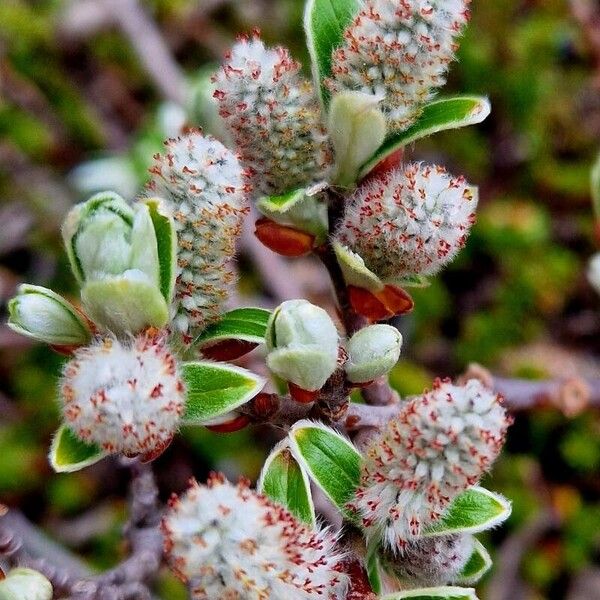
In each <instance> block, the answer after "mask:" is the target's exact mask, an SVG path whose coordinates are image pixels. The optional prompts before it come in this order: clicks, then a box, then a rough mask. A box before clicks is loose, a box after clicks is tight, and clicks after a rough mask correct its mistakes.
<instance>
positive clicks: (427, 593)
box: [381, 586, 477, 600]
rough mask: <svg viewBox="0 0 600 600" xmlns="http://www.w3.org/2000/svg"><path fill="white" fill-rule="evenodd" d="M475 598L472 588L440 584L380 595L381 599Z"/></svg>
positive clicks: (439, 599) (453, 599) (472, 599)
mask: <svg viewBox="0 0 600 600" xmlns="http://www.w3.org/2000/svg"><path fill="white" fill-rule="evenodd" d="M405 598H410V599H411V600H477V596H476V595H475V590H474V589H473V588H461V587H454V586H442V587H434V588H421V589H418V590H408V591H406V592H395V593H394V594H388V595H387V596H382V597H381V600H404V599H405Z"/></svg>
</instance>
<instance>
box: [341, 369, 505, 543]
mask: <svg viewBox="0 0 600 600" xmlns="http://www.w3.org/2000/svg"><path fill="white" fill-rule="evenodd" d="M508 425H509V419H508V418H507V416H506V412H505V410H504V408H503V407H502V404H501V399H500V397H499V396H497V395H496V394H494V393H493V392H492V391H491V390H489V389H487V388H485V387H484V386H483V385H482V384H481V383H480V382H479V381H478V380H475V379H471V380H469V381H468V382H467V383H466V384H465V385H453V384H452V383H450V382H449V381H444V382H442V381H439V380H438V381H436V383H435V384H434V387H433V389H432V390H431V391H429V392H425V393H424V394H423V395H421V396H417V397H415V398H413V399H411V400H409V401H407V402H406V403H405V404H404V405H403V407H402V410H401V411H400V413H399V414H398V416H397V417H395V418H393V419H391V420H390V421H389V422H388V423H387V425H386V426H385V428H384V429H383V431H382V432H381V433H380V435H378V436H377V437H375V438H374V439H373V440H372V442H371V443H370V445H369V447H368V448H367V451H366V453H365V460H364V463H363V467H362V474H361V483H360V486H359V488H358V491H357V493H356V498H355V499H354V501H353V503H352V505H353V506H354V507H355V508H356V509H357V510H358V512H359V514H360V516H361V518H362V525H363V527H364V529H365V532H366V534H367V536H368V537H369V538H371V539H376V540H380V541H381V542H382V543H383V544H384V546H385V547H387V548H389V549H391V550H392V551H394V552H402V551H403V549H405V548H406V546H407V544H408V543H410V542H411V541H414V540H415V539H416V538H418V537H419V536H420V535H421V534H422V532H423V530H424V529H426V528H427V526H429V525H431V524H433V523H435V522H436V521H437V520H438V519H440V518H441V517H442V515H443V514H444V511H445V510H446V508H447V507H448V505H449V504H450V502H451V501H452V500H453V499H454V498H455V497H456V496H457V495H459V494H460V493H461V492H463V491H464V490H466V489H467V488H469V487H471V486H473V485H475V484H476V483H477V482H478V481H479V479H480V478H481V476H482V475H483V474H484V473H485V472H486V471H487V470H488V469H490V467H491V465H492V463H493V462H494V460H495V459H496V457H497V456H498V454H499V452H500V450H501V448H502V445H503V443H504V437H505V434H506V430H507V427H508Z"/></svg>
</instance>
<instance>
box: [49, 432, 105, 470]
mask: <svg viewBox="0 0 600 600" xmlns="http://www.w3.org/2000/svg"><path fill="white" fill-rule="evenodd" d="M105 456H106V453H105V452H104V451H103V450H102V449H101V448H99V447H98V446H96V445H95V444H87V443H85V442H83V441H82V440H80V439H79V438H78V437H77V436H76V435H75V434H74V433H73V431H71V429H69V428H68V427H67V426H66V425H61V426H60V427H59V429H58V431H57V432H56V434H55V436H54V439H53V440H52V445H51V446H50V454H49V456H48V458H49V460H50V464H51V465H52V468H53V469H54V470H55V471H56V472H57V473H72V472H74V471H79V470H81V469H83V468H85V467H88V466H90V465H93V464H94V463H96V462H98V461H99V460H101V459H103V458H104V457H105Z"/></svg>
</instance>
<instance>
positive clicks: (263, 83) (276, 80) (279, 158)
mask: <svg viewBox="0 0 600 600" xmlns="http://www.w3.org/2000/svg"><path fill="white" fill-rule="evenodd" d="M214 81H215V85H216V88H217V89H216V92H215V98H216V99H217V101H218V103H219V112H220V115H221V117H222V118H223V119H224V121H225V123H226V125H227V127H228V129H229V131H230V133H231V135H232V138H233V140H234V143H235V146H236V149H237V151H238V152H239V153H240V156H241V160H242V163H243V165H244V167H245V168H246V170H247V171H248V172H249V174H250V177H251V181H252V185H253V187H254V189H255V192H256V194H257V195H277V194H282V193H285V192H288V191H290V190H292V189H295V188H299V187H303V186H306V185H309V184H311V183H314V182H316V181H320V180H322V179H323V178H324V177H325V176H326V174H327V171H328V169H329V167H330V165H331V161H332V155H331V148H330V146H329V142H328V140H327V134H326V131H325V127H324V125H323V124H322V122H321V114H320V108H319V103H318V100H317V98H316V95H315V93H314V89H313V87H312V84H311V82H310V81H309V80H308V79H306V78H304V77H303V76H302V75H301V74H300V65H299V63H297V62H296V61H295V60H294V59H293V58H292V57H291V56H290V54H289V51H288V50H287V49H285V48H281V47H279V48H274V49H269V48H266V47H265V45H264V44H263V42H262V41H261V40H260V38H259V36H258V34H257V33H255V34H254V35H253V36H251V37H240V38H239V40H238V42H237V43H236V44H235V45H234V46H233V48H232V49H231V50H230V52H229V53H228V54H227V56H226V61H225V64H224V65H223V67H222V68H221V70H220V71H219V72H218V73H217V74H216V75H215V77H214Z"/></svg>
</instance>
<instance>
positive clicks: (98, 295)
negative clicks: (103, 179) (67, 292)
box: [63, 192, 174, 333]
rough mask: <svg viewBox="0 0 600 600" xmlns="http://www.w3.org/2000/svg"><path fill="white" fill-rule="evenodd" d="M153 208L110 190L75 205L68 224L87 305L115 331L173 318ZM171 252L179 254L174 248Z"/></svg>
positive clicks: (133, 329)
mask: <svg viewBox="0 0 600 600" xmlns="http://www.w3.org/2000/svg"><path fill="white" fill-rule="evenodd" d="M150 209H151V207H150V206H149V205H148V204H147V203H141V202H140V203H137V204H135V205H134V206H133V207H132V206H130V205H129V204H127V202H125V200H123V199H122V198H121V197H120V196H118V195H117V194H113V193H111V192H104V193H101V194H97V195H96V196H93V197H92V198H90V199H89V200H88V201H87V202H84V203H82V204H79V205H77V206H75V207H74V208H73V209H72V210H71V212H70V213H69V215H68V216H67V219H66V221H65V224H64V226H63V238H64V241H65V245H66V247H67V253H68V255H69V259H70V261H71V267H72V269H73V273H74V274H75V277H76V278H77V279H78V281H79V282H80V283H81V285H82V290H81V300H82V303H83V307H84V309H85V311H86V312H87V314H88V315H89V316H90V318H91V319H92V320H93V321H94V322H95V323H97V324H98V325H99V326H100V327H101V328H104V329H109V330H111V331H113V332H114V333H121V332H130V333H135V332H137V331H140V330H141V329H144V328H145V327H148V326H154V327H162V326H164V325H166V323H167V321H168V317H169V314H168V305H167V298H165V297H164V295H163V293H161V287H164V285H162V284H163V283H164V282H161V264H160V260H159V251H158V248H159V245H158V241H157V235H156V230H155V225H154V223H153V220H152V216H151V212H150ZM166 251H168V252H171V253H172V252H174V250H173V248H171V247H169V248H166ZM164 258H165V257H163V259H164ZM167 258H168V257H167ZM163 263H164V260H163ZM163 270H164V268H163Z"/></svg>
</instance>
